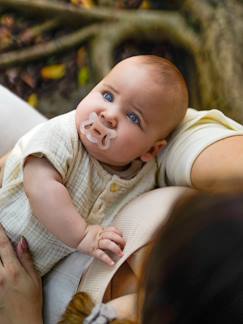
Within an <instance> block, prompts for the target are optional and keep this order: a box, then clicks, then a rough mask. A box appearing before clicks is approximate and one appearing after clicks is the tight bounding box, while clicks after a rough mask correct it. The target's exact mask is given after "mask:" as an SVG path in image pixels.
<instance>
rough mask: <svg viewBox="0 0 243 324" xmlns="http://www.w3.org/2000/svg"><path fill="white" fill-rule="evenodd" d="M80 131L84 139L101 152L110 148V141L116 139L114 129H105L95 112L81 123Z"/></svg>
mask: <svg viewBox="0 0 243 324" xmlns="http://www.w3.org/2000/svg"><path fill="white" fill-rule="evenodd" d="M80 131H81V133H82V134H84V135H85V136H86V138H87V139H88V140H89V141H90V142H91V143H93V144H97V146H98V147H99V148H100V149H102V150H107V149H109V148H110V146H111V141H112V140H113V139H114V138H116V137H117V131H116V130H115V129H111V128H107V127H106V126H105V125H104V124H103V123H102V122H101V121H100V119H99V117H98V115H97V114H96V113H95V112H92V113H91V114H90V115H89V119H87V120H85V121H84V122H82V123H81V126H80Z"/></svg>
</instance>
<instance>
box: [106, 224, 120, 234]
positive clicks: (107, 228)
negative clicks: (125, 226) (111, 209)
mask: <svg viewBox="0 0 243 324" xmlns="http://www.w3.org/2000/svg"><path fill="white" fill-rule="evenodd" d="M103 232H113V233H117V234H118V235H120V236H122V232H121V231H120V230H119V229H118V228H117V227H115V226H108V227H106V228H105V229H104V231H103Z"/></svg>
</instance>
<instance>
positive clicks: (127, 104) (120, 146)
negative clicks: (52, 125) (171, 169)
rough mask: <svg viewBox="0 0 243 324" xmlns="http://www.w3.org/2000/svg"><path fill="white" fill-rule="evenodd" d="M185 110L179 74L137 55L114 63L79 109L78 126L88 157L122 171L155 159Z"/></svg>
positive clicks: (166, 64) (164, 63)
mask: <svg viewBox="0 0 243 324" xmlns="http://www.w3.org/2000/svg"><path fill="white" fill-rule="evenodd" d="M187 106H188V92H187V87H186V84H185V81H184V79H183V77H182V75H181V73H180V72H179V70H178V69H177V68H176V67H175V66H174V65H173V64H172V63H171V62H169V61H168V60H166V59H163V58H160V57H157V56H153V55H139V56H133V57H130V58H128V59H125V60H123V61H121V62H120V63H118V64H117V65H116V66H115V67H114V68H113V69H112V70H111V71H110V73H108V75H107V76H106V77H105V78H104V79H103V80H101V82H99V83H98V84H97V85H96V86H95V87H94V88H93V89H92V90H91V92H90V93H89V94H88V95H87V96H86V97H85V98H84V99H83V100H82V101H81V102H80V103H79V105H78V107H77V113H76V124H77V129H78V131H79V135H80V138H81V140H82V143H83V144H84V146H85V148H86V150H87V151H88V152H89V153H90V154H91V155H92V156H94V157H95V158H96V159H97V160H99V161H100V162H103V163H106V164H109V165H111V166H114V167H125V166H126V165H128V164H129V163H130V162H131V161H132V160H135V159H138V158H140V159H141V160H142V161H144V162H147V161H149V160H151V159H152V158H154V157H155V156H156V155H157V154H158V153H159V151H160V150H161V149H162V148H163V147H164V146H165V145H166V139H167V137H168V136H169V134H170V133H171V132H172V131H173V130H174V129H175V128H176V126H177V125H178V124H179V123H180V122H181V120H182V119H183V117H184V115H185V113H186V109H187Z"/></svg>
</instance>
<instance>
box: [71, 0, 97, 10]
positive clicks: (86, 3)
mask: <svg viewBox="0 0 243 324" xmlns="http://www.w3.org/2000/svg"><path fill="white" fill-rule="evenodd" d="M71 3H72V4H73V5H75V6H79V7H83V8H87V9H89V8H92V7H94V2H93V0H71Z"/></svg>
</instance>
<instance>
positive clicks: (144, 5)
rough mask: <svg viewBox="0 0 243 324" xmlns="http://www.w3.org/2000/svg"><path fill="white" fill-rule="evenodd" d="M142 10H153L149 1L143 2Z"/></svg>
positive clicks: (144, 0)
mask: <svg viewBox="0 0 243 324" xmlns="http://www.w3.org/2000/svg"><path fill="white" fill-rule="evenodd" d="M141 9H151V5H150V3H149V1H148V0H143V2H142V5H141Z"/></svg>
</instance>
